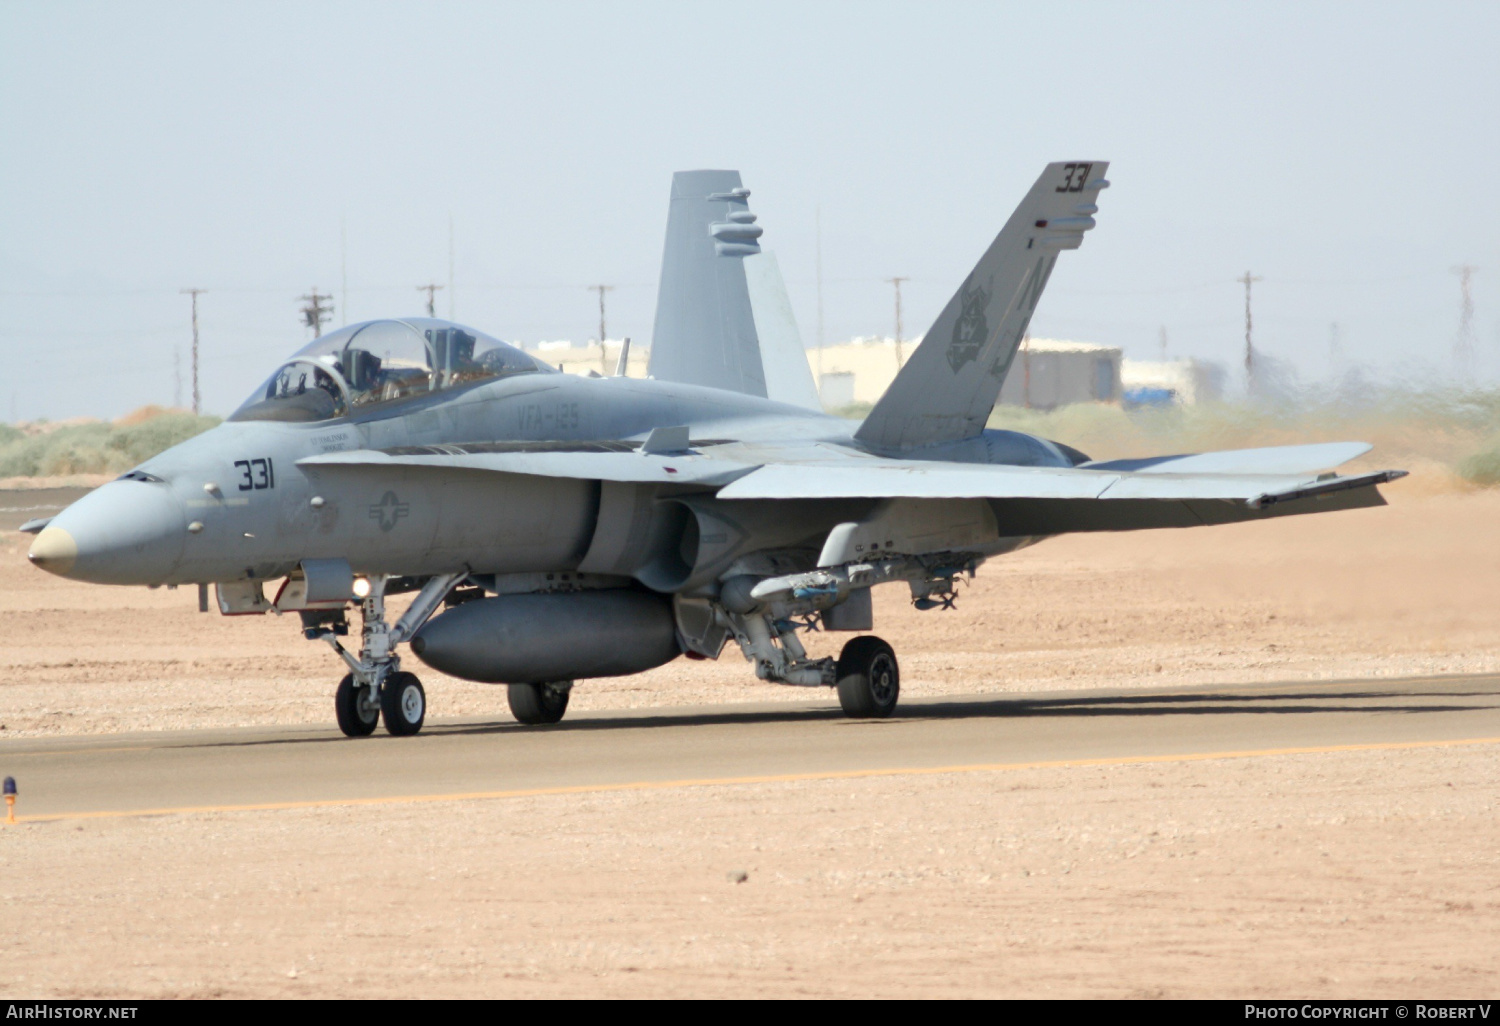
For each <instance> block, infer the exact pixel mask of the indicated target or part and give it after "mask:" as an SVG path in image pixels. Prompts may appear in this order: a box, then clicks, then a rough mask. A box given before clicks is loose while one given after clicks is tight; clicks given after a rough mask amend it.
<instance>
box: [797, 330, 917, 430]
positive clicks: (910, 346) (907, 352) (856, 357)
mask: <svg viewBox="0 0 1500 1026" xmlns="http://www.w3.org/2000/svg"><path fill="white" fill-rule="evenodd" d="M916 348H917V341H911V342H903V343H901V353H900V356H899V358H898V356H897V353H896V340H895V339H893V338H881V337H880V336H878V335H872V336H870V337H869V338H856V339H853V340H852V341H849V342H846V343H844V344H843V345H840V346H824V347H823V348H822V349H809V350H808V351H807V362H808V364H809V365H810V366H811V367H812V372H813V380H814V381H815V382H816V383H817V386H818V396H819V398H821V399H822V400H823V409H825V410H830V411H836V410H841V409H843V408H844V407H846V406H852V405H854V404H855V403H869V404H873V403H874V402H875V400H877V399H879V398H880V397H881V396H882V395H884V394H885V390H886V389H887V388H888V387H889V386H890V383H891V382H892V381H894V380H895V379H896V371H898V370H899V369H900V368H901V366H902V364H904V363H905V362H906V360H907V359H909V358H910V357H911V354H912V352H913V351H915V349H916Z"/></svg>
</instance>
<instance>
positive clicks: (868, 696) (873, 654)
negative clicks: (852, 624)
mask: <svg viewBox="0 0 1500 1026" xmlns="http://www.w3.org/2000/svg"><path fill="white" fill-rule="evenodd" d="M836 687H837V688H838V692H839V705H841V706H842V707H843V709H844V712H845V714H847V715H849V716H856V717H859V718H862V719H885V718H886V717H887V716H889V715H890V714H891V713H893V712H895V711H896V699H898V698H899V697H900V696H901V667H900V666H899V665H898V664H897V663H896V653H895V652H894V651H893V650H892V649H891V646H890V645H887V644H886V643H885V642H884V641H882V640H880V639H879V638H877V637H875V636H874V635H873V634H867V635H865V636H864V637H859V638H854V639H853V640H852V641H850V642H849V643H848V644H846V645H845V646H844V650H843V651H842V652H840V653H839V662H838V684H837V685H836Z"/></svg>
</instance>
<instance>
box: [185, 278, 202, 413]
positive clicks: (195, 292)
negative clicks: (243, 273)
mask: <svg viewBox="0 0 1500 1026" xmlns="http://www.w3.org/2000/svg"><path fill="white" fill-rule="evenodd" d="M207 291H208V289H180V290H179V295H184V296H192V297H193V416H195V417H196V416H197V415H198V414H200V413H202V412H203V407H202V402H201V400H200V398H199V395H198V297H199V296H200V295H201V294H202V293H204V292H207Z"/></svg>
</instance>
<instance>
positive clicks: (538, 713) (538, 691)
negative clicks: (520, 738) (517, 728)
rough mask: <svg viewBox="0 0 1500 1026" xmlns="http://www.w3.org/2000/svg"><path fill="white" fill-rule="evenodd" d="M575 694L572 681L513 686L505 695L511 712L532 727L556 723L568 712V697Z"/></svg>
mask: <svg viewBox="0 0 1500 1026" xmlns="http://www.w3.org/2000/svg"><path fill="white" fill-rule="evenodd" d="M572 693H573V682H572V681H570V680H559V681H553V682H552V683H550V684H512V685H510V686H509V687H508V688H507V690H506V693H505V697H506V699H508V700H509V702H510V712H511V715H512V716H514V717H515V718H516V719H517V720H519V721H520V722H522V723H529V724H532V725H536V724H540V723H556V722H557V721H558V720H560V719H562V718H563V713H565V712H567V711H568V696H569V695H571V694H572Z"/></svg>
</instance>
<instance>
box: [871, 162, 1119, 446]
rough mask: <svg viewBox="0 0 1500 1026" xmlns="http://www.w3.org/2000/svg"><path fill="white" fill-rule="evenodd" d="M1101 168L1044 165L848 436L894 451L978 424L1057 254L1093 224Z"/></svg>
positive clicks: (966, 432)
mask: <svg viewBox="0 0 1500 1026" xmlns="http://www.w3.org/2000/svg"><path fill="white" fill-rule="evenodd" d="M1108 167H1109V165H1108V164H1107V163H1106V162H1104V161H1073V162H1069V163H1057V164H1048V165H1047V170H1045V171H1043V172H1042V176H1041V177H1040V178H1038V179H1037V181H1036V184H1035V185H1033V186H1032V187H1031V191H1030V192H1028V193H1027V194H1026V198H1025V199H1023V200H1022V201H1021V205H1020V206H1018V207H1017V208H1016V212H1015V213H1014V214H1012V215H1011V216H1010V220H1009V221H1007V222H1006V223H1005V227H1004V228H1002V229H1001V230H1000V234H999V235H997V236H996V237H995V241H994V242H992V243H990V248H989V249H988V250H986V251H985V254H984V256H983V257H981V258H980V260H979V263H978V264H976V265H975V267H974V270H972V271H970V272H969V276H968V277H967V278H966V279H965V280H964V283H963V284H962V285H960V286H959V289H958V292H956V293H955V294H954V296H953V298H952V299H950V300H948V305H947V306H945V307H943V312H942V313H941V314H939V315H938V318H937V320H936V321H934V322H933V325H932V327H931V328H930V329H929V330H928V332H927V334H926V335H925V336H924V337H923V339H922V343H921V345H919V346H917V348H916V351H915V352H913V353H912V355H911V359H910V360H908V361H907V362H906V366H904V367H903V368H901V371H900V373H898V374H897V375H896V380H895V381H893V382H891V387H890V388H888V389H886V392H885V395H883V396H881V397H880V401H879V402H877V403H876V404H875V408H874V409H873V410H871V411H870V415H869V416H868V417H866V418H865V422H864V423H863V424H862V425H860V428H859V430H858V431H857V432H855V438H857V439H859V440H860V441H861V442H864V443H865V444H866V445H869V446H871V447H872V448H876V449H883V450H902V449H914V448H918V447H920V446H925V445H935V444H938V443H941V442H952V441H958V440H960V439H964V438H972V437H973V436H975V435H977V434H979V433H980V432H981V431H983V430H984V424H985V421H986V420H988V419H989V416H990V411H991V410H992V409H994V406H995V400H996V399H998V398H999V396H1000V386H1001V384H1003V383H1004V381H1005V375H1006V374H1007V373H1008V372H1009V371H1010V365H1011V361H1012V360H1014V359H1015V355H1016V350H1017V349H1018V348H1019V347H1020V344H1021V339H1022V338H1023V337H1024V336H1025V334H1026V328H1027V326H1028V325H1029V324H1030V323H1031V315H1032V314H1033V313H1035V312H1036V307H1037V303H1038V302H1039V301H1040V300H1041V298H1042V290H1043V289H1044V288H1046V286H1047V279H1048V278H1049V277H1050V276H1051V274H1052V266H1053V264H1055V263H1056V262H1057V255H1058V253H1060V252H1061V251H1062V250H1065V249H1077V248H1078V247H1079V246H1080V245H1081V244H1082V243H1083V233H1084V232H1086V231H1088V230H1089V229H1090V228H1092V227H1094V218H1093V215H1094V213H1095V212H1096V211H1097V210H1098V209H1099V208H1098V206H1097V205H1096V201H1097V199H1098V197H1099V190H1101V189H1103V188H1105V187H1107V186H1108V185H1109V183H1108V182H1107V181H1105V179H1104V172H1105V171H1106V169H1107V168H1108Z"/></svg>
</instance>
